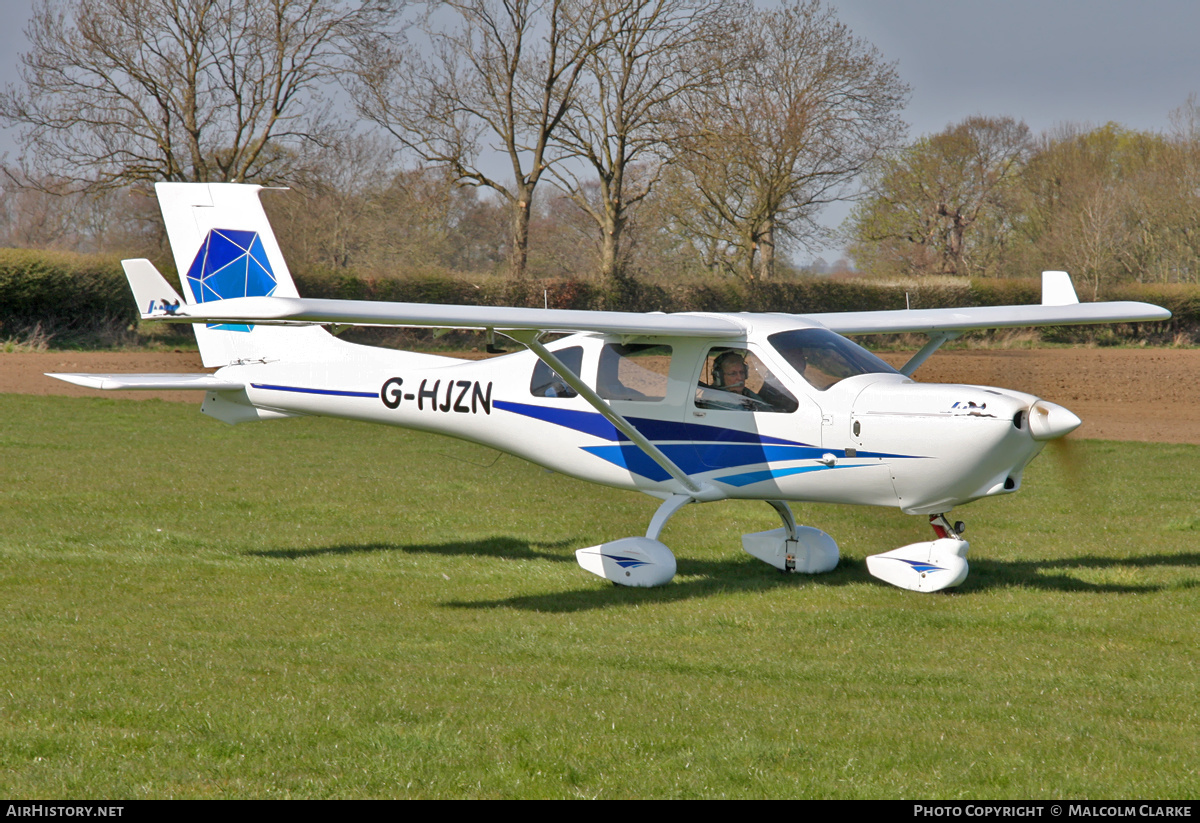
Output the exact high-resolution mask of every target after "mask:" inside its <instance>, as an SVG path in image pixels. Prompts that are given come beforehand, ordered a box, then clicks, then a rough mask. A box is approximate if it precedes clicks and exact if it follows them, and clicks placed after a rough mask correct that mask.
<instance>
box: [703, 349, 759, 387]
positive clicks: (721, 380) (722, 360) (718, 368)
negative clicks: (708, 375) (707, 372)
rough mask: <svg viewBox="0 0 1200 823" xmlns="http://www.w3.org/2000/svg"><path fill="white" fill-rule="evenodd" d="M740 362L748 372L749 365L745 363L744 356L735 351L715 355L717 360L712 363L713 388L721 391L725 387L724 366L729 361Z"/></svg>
mask: <svg viewBox="0 0 1200 823" xmlns="http://www.w3.org/2000/svg"><path fill="white" fill-rule="evenodd" d="M734 359H737V360H741V361H742V364H743V365H744V366H746V371H747V373H748V372H749V371H750V364H749V363H747V362H746V355H745V354H744V353H742V352H741V351H739V350H737V349H730V350H729V351H727V352H721V353H720V354H718V355H717V359H716V360H714V361H713V375H712V380H713V382H712V384H713V388H715V389H721V388H724V387H725V364H726V363H728V362H729V361H730V360H734Z"/></svg>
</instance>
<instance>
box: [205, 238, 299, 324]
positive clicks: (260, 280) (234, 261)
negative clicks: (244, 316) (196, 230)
mask: <svg viewBox="0 0 1200 823" xmlns="http://www.w3.org/2000/svg"><path fill="white" fill-rule="evenodd" d="M187 279H188V286H189V287H191V290H192V295H193V296H194V297H195V298H196V302H198V303H208V302H210V301H212V300H229V299H230V298H234V297H270V296H271V295H272V294H273V293H274V292H275V287H276V285H277V281H276V280H275V273H274V272H273V271H271V264H270V263H269V262H267V251H266V249H264V248H263V244H262V239H261V238H259V236H258V232H256V231H240V230H238V229H213V230H212V231H210V232H209V233H208V236H207V237H205V238H204V242H203V243H201V244H200V250H199V251H197V252H196V258H195V259H194V260H193V261H192V265H191V268H189V269H188V272H187ZM208 327H209V328H210V329H223V330H225V331H242V332H248V331H250V329H251V328H252V327H251V326H248V325H245V324H241V323H218V324H213V323H210V324H209V325H208Z"/></svg>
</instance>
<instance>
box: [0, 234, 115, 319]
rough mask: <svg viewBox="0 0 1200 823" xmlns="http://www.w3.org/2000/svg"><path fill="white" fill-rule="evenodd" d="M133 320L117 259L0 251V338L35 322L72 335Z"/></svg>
mask: <svg viewBox="0 0 1200 823" xmlns="http://www.w3.org/2000/svg"><path fill="white" fill-rule="evenodd" d="M136 320H137V311H136V308H135V307H134V305H133V299H132V298H131V297H130V294H129V286H128V285H127V284H126V282H125V275H124V273H123V272H122V271H121V263H120V261H119V260H118V259H116V258H114V257H100V256H93V255H82V254H71V253H68V252H49V251H32V250H25V249H0V323H3V326H0V333H4V332H6V331H11V330H12V329H14V328H20V327H22V326H30V325H33V324H35V323H39V322H40V323H42V324H43V325H48V326H53V327H55V328H60V329H71V330H78V329H87V328H91V327H94V326H98V325H103V324H107V323H113V322H117V323H122V324H125V325H128V324H130V323H133V322H135V321H136Z"/></svg>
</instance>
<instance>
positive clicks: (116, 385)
mask: <svg viewBox="0 0 1200 823" xmlns="http://www.w3.org/2000/svg"><path fill="white" fill-rule="evenodd" d="M46 376H47V377H53V378H55V379H57V380H62V381H65V382H67V383H74V384H75V385H76V386H83V387H84V388H88V389H103V390H105V391H114V390H124V391H163V390H166V391H190V390H195V391H236V390H238V389H243V388H245V387H246V384H245V383H242V382H240V381H234V380H222V379H220V378H219V377H216V376H214V375H211V374H50V373H47V374H46Z"/></svg>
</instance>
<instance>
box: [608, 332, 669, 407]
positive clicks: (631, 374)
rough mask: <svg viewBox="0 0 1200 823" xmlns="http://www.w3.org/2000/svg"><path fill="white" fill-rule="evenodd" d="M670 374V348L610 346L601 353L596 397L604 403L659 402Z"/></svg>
mask: <svg viewBox="0 0 1200 823" xmlns="http://www.w3.org/2000/svg"><path fill="white" fill-rule="evenodd" d="M670 371H671V347H670V346H661V345H658V344H645V343H634V344H631V345H628V346H625V345H620V344H617V343H609V344H608V345H606V346H605V347H604V349H603V350H601V352H600V366H599V369H598V370H597V373H596V393H597V394H599V395H600V396H601V397H603V398H604V399H605V400H638V401H645V402H650V401H655V400H662V399H664V398H665V397H666V396H667V385H668V381H667V375H668V374H669V373H670Z"/></svg>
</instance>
